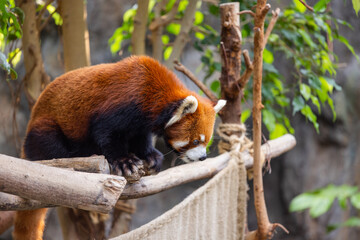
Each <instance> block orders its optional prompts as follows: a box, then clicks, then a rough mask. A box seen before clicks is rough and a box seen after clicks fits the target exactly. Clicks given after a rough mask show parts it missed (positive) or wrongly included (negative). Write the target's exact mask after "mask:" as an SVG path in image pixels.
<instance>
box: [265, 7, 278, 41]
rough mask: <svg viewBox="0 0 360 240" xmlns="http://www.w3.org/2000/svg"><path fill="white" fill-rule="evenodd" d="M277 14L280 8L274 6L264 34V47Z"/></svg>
mask: <svg viewBox="0 0 360 240" xmlns="http://www.w3.org/2000/svg"><path fill="white" fill-rule="evenodd" d="M279 14H280V8H276V10H275V11H272V18H271V20H270V23H269V26H268V27H267V29H266V32H265V36H264V48H265V46H266V44H267V41H268V39H269V36H270V34H271V32H272V30H273V28H274V26H275V24H276V22H277V20H278V18H279Z"/></svg>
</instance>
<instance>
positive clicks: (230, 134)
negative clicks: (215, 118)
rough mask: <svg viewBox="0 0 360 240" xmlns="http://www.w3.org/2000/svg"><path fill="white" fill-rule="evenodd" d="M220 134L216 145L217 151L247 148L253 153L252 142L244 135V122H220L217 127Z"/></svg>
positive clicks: (243, 149) (239, 150)
mask: <svg viewBox="0 0 360 240" xmlns="http://www.w3.org/2000/svg"><path fill="white" fill-rule="evenodd" d="M217 133H218V134H219V136H220V138H221V139H220V142H219V145H218V148H219V153H224V152H229V151H234V150H235V151H237V152H242V151H245V150H247V149H248V150H249V153H250V154H252V153H253V148H252V147H253V142H252V141H251V140H250V139H249V138H248V137H246V126H245V125H244V124H235V123H220V124H219V127H218V129H217Z"/></svg>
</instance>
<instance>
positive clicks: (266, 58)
mask: <svg viewBox="0 0 360 240" xmlns="http://www.w3.org/2000/svg"><path fill="white" fill-rule="evenodd" d="M263 58H264V61H265V62H266V63H269V64H272V63H273V62H274V55H273V53H272V52H270V51H269V50H267V49H266V48H265V49H264V53H263Z"/></svg>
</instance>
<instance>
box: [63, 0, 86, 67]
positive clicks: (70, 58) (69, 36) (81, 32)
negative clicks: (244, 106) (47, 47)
mask: <svg viewBox="0 0 360 240" xmlns="http://www.w3.org/2000/svg"><path fill="white" fill-rule="evenodd" d="M60 10H61V17H62V18H63V25H62V33H63V43H64V63H65V71H66V72H68V71H71V70H73V69H77V68H81V67H85V66H89V65H90V46H89V32H88V28H87V23H86V17H87V14H86V5H85V2H84V1H82V0H80V1H71V0H62V1H61V2H60Z"/></svg>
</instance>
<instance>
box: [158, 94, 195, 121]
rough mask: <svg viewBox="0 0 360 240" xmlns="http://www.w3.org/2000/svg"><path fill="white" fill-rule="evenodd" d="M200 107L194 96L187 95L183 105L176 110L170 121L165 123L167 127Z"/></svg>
mask: <svg viewBox="0 0 360 240" xmlns="http://www.w3.org/2000/svg"><path fill="white" fill-rule="evenodd" d="M197 107H198V101H197V99H196V98H195V97H194V96H191V95H190V96H187V97H186V98H185V99H184V100H183V102H182V103H181V105H180V106H179V107H178V108H177V109H176V110H175V112H174V115H173V116H172V118H171V119H170V120H169V122H168V123H167V124H166V125H165V128H167V127H169V126H171V125H173V124H174V123H176V122H177V121H179V120H180V119H181V118H182V117H184V116H185V115H186V114H189V113H194V112H195V111H196V109H197Z"/></svg>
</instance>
